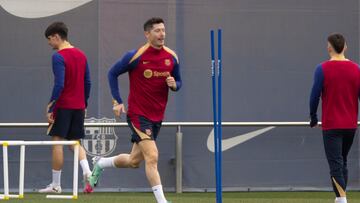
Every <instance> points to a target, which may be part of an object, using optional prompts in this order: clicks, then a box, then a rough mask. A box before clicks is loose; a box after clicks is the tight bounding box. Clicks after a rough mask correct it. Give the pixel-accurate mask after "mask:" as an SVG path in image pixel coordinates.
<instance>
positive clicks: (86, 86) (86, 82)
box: [84, 62, 91, 108]
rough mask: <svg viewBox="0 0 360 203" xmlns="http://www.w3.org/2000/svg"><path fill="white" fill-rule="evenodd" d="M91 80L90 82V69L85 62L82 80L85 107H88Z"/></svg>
mask: <svg viewBox="0 0 360 203" xmlns="http://www.w3.org/2000/svg"><path fill="white" fill-rule="evenodd" d="M90 89H91V80H90V69H89V64H88V63H87V62H86V67H85V78H84V90H85V92H84V93H85V107H86V108H87V106H88V100H89V97H90Z"/></svg>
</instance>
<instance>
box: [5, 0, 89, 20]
mask: <svg viewBox="0 0 360 203" xmlns="http://www.w3.org/2000/svg"><path fill="white" fill-rule="evenodd" d="M91 1H93V0H76V1H74V0H66V1H64V0H63V1H53V0H31V1H30V0H17V1H14V0H0V6H1V7H2V8H3V9H5V10H6V11H7V12H9V13H10V14H12V15H14V16H17V17H21V18H43V17H48V16H53V15H57V14H61V13H64V12H66V11H69V10H72V9H74V8H77V7H79V6H82V5H84V4H86V3H89V2H91Z"/></svg>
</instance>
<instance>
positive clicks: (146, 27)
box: [144, 17, 165, 31]
mask: <svg viewBox="0 0 360 203" xmlns="http://www.w3.org/2000/svg"><path fill="white" fill-rule="evenodd" d="M160 23H165V22H164V20H163V19H162V18H159V17H153V18H150V19H149V20H147V21H146V22H145V23H144V31H150V30H151V29H152V28H153V26H154V24H160Z"/></svg>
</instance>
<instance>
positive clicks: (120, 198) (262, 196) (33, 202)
mask: <svg viewBox="0 0 360 203" xmlns="http://www.w3.org/2000/svg"><path fill="white" fill-rule="evenodd" d="M166 195H167V197H168V199H169V200H170V201H172V202H173V203H215V194H214V193H183V194H175V193H167V194H166ZM4 202H5V201H4ZM7 202H11V203H12V202H26V203H63V202H64V203H65V202H78V203H80V202H81V203H83V202H84V203H155V200H154V198H153V195H152V193H93V194H91V195H82V194H81V195H80V196H79V199H78V200H49V199H46V198H45V196H44V195H42V194H35V193H26V194H25V199H23V200H15V199H11V200H9V201H7ZM223 202H224V203H333V202H334V197H333V193H332V192H236V193H235V192H231V193H224V194H223ZM348 202H349V203H352V202H354V203H355V202H360V192H349V193H348Z"/></svg>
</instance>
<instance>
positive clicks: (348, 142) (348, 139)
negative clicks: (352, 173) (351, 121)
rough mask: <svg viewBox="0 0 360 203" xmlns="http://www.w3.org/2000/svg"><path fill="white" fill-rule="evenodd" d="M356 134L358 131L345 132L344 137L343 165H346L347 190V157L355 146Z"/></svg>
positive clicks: (344, 169)
mask: <svg viewBox="0 0 360 203" xmlns="http://www.w3.org/2000/svg"><path fill="white" fill-rule="evenodd" d="M355 133H356V129H351V130H344V133H343V135H344V136H343V146H342V156H343V165H344V167H343V173H344V179H345V189H346V186H347V182H348V169H347V156H348V154H349V151H350V149H351V146H352V144H353V141H354V137H355Z"/></svg>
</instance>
